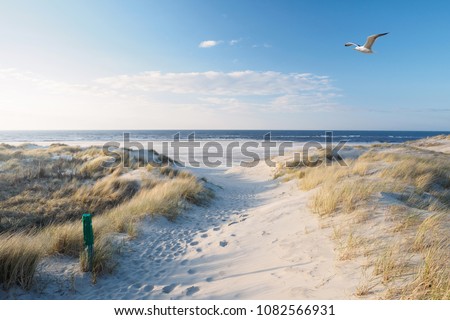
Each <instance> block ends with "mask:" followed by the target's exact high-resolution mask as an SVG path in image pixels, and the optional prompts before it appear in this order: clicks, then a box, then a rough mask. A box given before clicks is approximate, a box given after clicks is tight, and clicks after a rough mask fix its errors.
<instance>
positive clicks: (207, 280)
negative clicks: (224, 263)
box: [205, 277, 214, 282]
mask: <svg viewBox="0 0 450 320" xmlns="http://www.w3.org/2000/svg"><path fill="white" fill-rule="evenodd" d="M205 280H206V282H213V281H214V278H213V277H208V278H206V279H205Z"/></svg>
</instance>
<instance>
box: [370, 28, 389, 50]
mask: <svg viewBox="0 0 450 320" xmlns="http://www.w3.org/2000/svg"><path fill="white" fill-rule="evenodd" d="M388 33H389V32H386V33H379V34H374V35H371V36H368V37H367V41H366V43H365V44H364V48H367V49H369V50H370V49H371V48H372V45H373V43H374V42H375V40H377V38H379V37H382V36H385V35H387V34H388Z"/></svg>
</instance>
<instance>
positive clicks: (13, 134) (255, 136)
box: [0, 130, 450, 143]
mask: <svg viewBox="0 0 450 320" xmlns="http://www.w3.org/2000/svg"><path fill="white" fill-rule="evenodd" d="M268 132H270V133H271V138H272V140H273V141H292V142H307V141H318V142H323V141H324V140H325V134H326V131H325V130H77V131H74V130H58V131H0V142H13V143H21V142H23V143H26V142H31V143H33V142H41V143H42V142H47V143H52V142H72V143H73V142H83V141H85V142H87V141H92V142H106V141H119V142H120V141H123V134H124V133H129V134H130V140H132V141H172V140H173V137H174V135H175V134H177V133H179V134H180V139H182V140H183V139H187V137H188V135H190V134H192V133H195V138H196V140H199V141H229V140H256V141H260V140H263V138H264V135H265V134H267V133H268ZM332 132H333V137H334V141H339V140H347V141H348V142H349V143H379V142H388V143H400V142H404V141H409V140H417V139H422V138H426V137H430V136H435V135H439V134H450V131H359V130H358V131H355V130H335V131H332Z"/></svg>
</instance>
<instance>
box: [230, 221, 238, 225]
mask: <svg viewBox="0 0 450 320" xmlns="http://www.w3.org/2000/svg"><path fill="white" fill-rule="evenodd" d="M236 223H237V222H236V221H233V222H230V223H229V224H228V225H229V226H232V225H233V224H236Z"/></svg>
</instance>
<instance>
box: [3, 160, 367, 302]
mask: <svg viewBox="0 0 450 320" xmlns="http://www.w3.org/2000/svg"><path fill="white" fill-rule="evenodd" d="M194 172H195V173H196V174H197V175H199V176H204V177H206V178H207V179H208V181H209V182H210V183H212V184H214V185H215V186H216V187H215V191H216V195H217V196H216V199H215V200H214V201H213V202H212V203H211V204H210V205H209V206H208V207H192V208H191V209H189V210H187V211H186V212H184V213H183V214H182V215H181V216H180V217H179V218H178V219H177V220H176V222H175V223H172V222H169V221H167V220H166V219H164V218H161V217H160V218H156V219H154V220H151V219H148V220H146V221H143V222H142V223H141V226H140V227H141V231H140V234H139V236H138V237H137V238H136V239H133V240H131V241H128V240H124V242H123V247H122V249H121V253H120V255H119V256H118V258H117V261H118V265H117V267H116V268H115V270H114V272H113V274H111V275H102V276H101V277H100V278H99V279H98V281H97V283H96V284H95V285H93V284H91V282H90V277H89V274H86V273H84V274H83V273H81V272H79V267H78V263H77V261H76V260H72V259H69V258H65V257H52V258H49V259H47V260H46V261H44V263H43V264H42V265H41V266H40V271H39V274H38V276H37V280H38V286H37V287H36V288H34V289H32V290H31V291H30V292H23V291H22V290H19V289H12V290H10V291H9V292H8V293H5V292H3V291H1V290H0V298H10V299H11V298H13V299H348V298H352V294H353V292H354V291H355V287H356V286H357V285H358V283H359V278H360V270H359V265H358V264H356V263H355V262H349V261H346V262H340V261H337V259H336V254H335V252H334V244H333V242H332V241H331V240H330V232H331V230H330V228H327V229H321V228H320V226H319V220H318V217H316V216H315V215H313V214H312V213H310V211H309V210H308V208H307V202H308V197H309V194H308V193H307V192H302V191H300V190H299V189H298V187H297V185H296V182H295V181H291V182H288V183H280V182H278V181H274V180H272V176H271V169H270V168H269V167H267V166H266V165H265V164H261V165H260V166H258V167H256V168H251V169H249V168H241V167H237V168H233V169H229V170H226V169H223V168H221V169H196V170H195V171H194Z"/></svg>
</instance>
